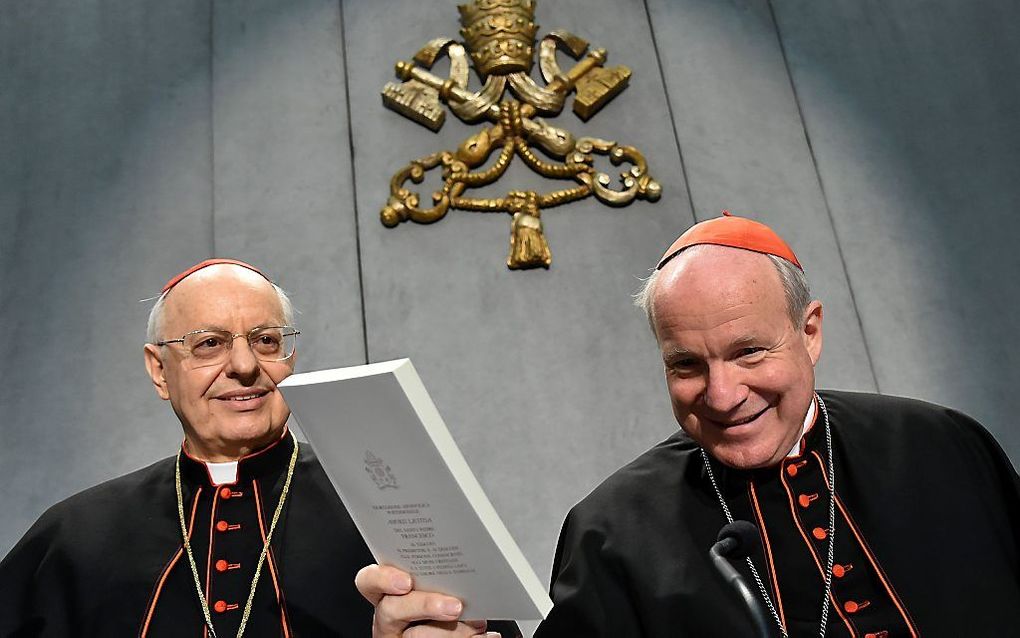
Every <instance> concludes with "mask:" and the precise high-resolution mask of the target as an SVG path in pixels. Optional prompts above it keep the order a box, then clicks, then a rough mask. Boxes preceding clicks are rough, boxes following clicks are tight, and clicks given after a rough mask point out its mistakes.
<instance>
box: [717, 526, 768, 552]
mask: <svg viewBox="0 0 1020 638" xmlns="http://www.w3.org/2000/svg"><path fill="white" fill-rule="evenodd" d="M725 538H732V539H733V540H735V541H736V542H737V546H736V547H735V548H734V549H733V551H732V552H730V558H745V557H747V556H751V555H753V554H754V553H755V552H756V551H757V549H758V544H759V542H758V528H757V527H755V526H754V524H752V523H749V522H747V521H733V522H732V523H727V524H726V525H723V527H722V529H720V530H719V535H718V536H717V537H716V540H717V541H721V540H723V539H725Z"/></svg>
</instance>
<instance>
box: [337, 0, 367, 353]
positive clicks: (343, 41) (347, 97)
mask: <svg viewBox="0 0 1020 638" xmlns="http://www.w3.org/2000/svg"><path fill="white" fill-rule="evenodd" d="M337 6H338V8H339V10H340V16H339V17H340V24H339V25H338V29H337V31H338V32H339V36H340V40H339V46H340V51H339V53H340V57H341V64H342V67H343V68H342V71H343V74H344V104H345V106H346V108H347V149H348V152H349V154H350V164H351V199H352V204H353V207H354V247H355V252H356V253H357V259H358V294H359V295H360V299H359V301H360V303H361V340H362V347H363V348H364V351H365V363H366V364H367V363H369V362H370V361H371V358H370V357H369V355H368V320H367V313H366V310H365V278H364V273H363V267H362V258H361V220H360V216H359V213H358V179H357V177H358V175H357V167H356V166H355V165H354V121H353V117H352V115H351V86H350V73H349V70H348V68H347V37H346V31H347V21H346V20H345V19H344V3H343V0H337Z"/></svg>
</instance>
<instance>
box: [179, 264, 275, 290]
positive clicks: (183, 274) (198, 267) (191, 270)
mask: <svg viewBox="0 0 1020 638" xmlns="http://www.w3.org/2000/svg"><path fill="white" fill-rule="evenodd" d="M216 264H232V265H234V266H241V267H242V268H247V269H248V270H250V271H252V272H256V273H258V274H260V275H262V277H263V278H265V280H266V281H268V282H269V283H273V281H272V280H271V279H270V278H269V277H266V275H265V273H263V272H262V271H261V270H259V269H258V268H256V267H255V266H252V265H251V264H246V263H244V262H243V261H238V260H236V259H222V258H217V259H206V260H205V261H201V262H199V263H197V264H195V265H194V266H192V267H191V268H188V269H187V270H185V271H183V272H180V273H178V274H176V275H174V276H173V277H172V278H171V279H170V281H168V282H166V285H165V286H163V290H162V291H161V292H162V294H166V293H167V292H169V291H170V289H171V288H173V287H174V286H176V285H177V284H179V283H181V280H182V279H184V278H185V277H187V276H188V275H191V274H193V273H195V272H196V271H199V270H202V269H203V268H208V267H209V266H215V265H216Z"/></svg>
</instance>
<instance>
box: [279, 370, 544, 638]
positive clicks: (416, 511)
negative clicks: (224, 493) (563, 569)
mask: <svg viewBox="0 0 1020 638" xmlns="http://www.w3.org/2000/svg"><path fill="white" fill-rule="evenodd" d="M279 388H280V390H281V391H282V392H283V396H284V398H285V399H286V400H287V404H288V406H290V409H291V414H292V415H293V418H294V419H295V421H296V422H297V424H298V427H299V428H300V429H301V431H302V432H303V433H304V434H305V436H306V437H307V439H308V442H309V443H310V444H311V446H312V449H313V450H315V453H316V455H317V456H318V457H319V461H320V462H321V463H322V467H323V468H324V469H325V471H326V475H327V476H328V477H329V480H330V482H331V483H332V484H333V487H334V488H335V489H336V491H337V493H338V494H339V495H340V498H341V499H342V500H343V502H344V505H345V506H346V507H347V510H348V511H349V512H350V514H351V517H352V518H353V519H354V523H355V524H356V525H357V526H358V530H359V531H360V532H361V535H362V536H363V537H364V539H365V542H366V543H367V544H368V547H369V549H371V550H372V554H373V555H374V556H375V559H376V560H377V561H378V562H379V563H380V564H387V565H393V566H396V567H399V568H400V569H403V570H404V571H406V572H408V573H410V574H411V575H412V576H414V580H415V587H416V588H417V589H419V590H422V591H436V592H441V593H444V594H449V595H451V596H456V597H457V598H460V599H461V600H462V601H463V602H464V614H463V617H464V618H479V619H482V618H485V619H506V620H540V619H542V618H544V617H545V615H546V614H547V613H548V611H549V609H550V608H551V607H552V601H550V599H549V596H548V595H547V594H546V592H545V587H543V585H542V583H541V581H539V579H538V577H537V576H536V575H535V572H534V570H532V568H531V565H529V564H528V561H527V559H525V558H524V554H523V553H521V550H520V548H518V547H517V544H516V543H515V542H514V540H513V538H512V537H511V536H510V533H509V532H508V531H507V529H506V526H505V525H503V521H502V520H500V518H499V515H498V514H496V510H495V509H493V507H492V504H491V503H490V502H489V499H488V497H486V495H485V492H483V491H482V488H481V486H480V485H479V484H478V481H477V480H476V479H475V476H474V474H472V473H471V469H470V468H469V467H468V465H467V462H466V461H465V460H464V457H463V455H461V453H460V450H459V449H458V448H457V445H456V443H454V441H453V437H452V436H450V432H449V431H448V430H447V429H446V425H445V424H444V423H443V419H442V417H440V416H439V411H438V410H437V409H436V407H435V405H434V404H433V403H432V399H431V398H429V395H428V392H426V390H425V386H424V385H423V384H422V382H421V379H420V378H419V377H418V374H417V372H415V370H414V367H413V366H412V365H411V361H410V360H409V359H400V360H397V361H387V362H383V363H373V364H369V365H364V366H355V367H350V368H337V369H334V370H321V371H318V372H306V373H302V374H295V375H292V376H290V377H289V378H287V379H286V380H285V381H283V382H282V383H281V384H280V385H279Z"/></svg>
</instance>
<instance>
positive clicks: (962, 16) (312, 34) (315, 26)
mask: <svg viewBox="0 0 1020 638" xmlns="http://www.w3.org/2000/svg"><path fill="white" fill-rule="evenodd" d="M0 9H2V10H0V223H2V226H0V227H2V228H3V229H4V230H5V232H4V233H3V234H2V235H0V264H2V270H0V318H2V322H3V325H5V326H7V332H8V337H7V339H4V340H2V341H0V356H2V361H3V363H2V365H0V406H2V415H3V416H2V421H0V427H2V434H3V440H4V443H5V444H4V445H3V446H2V447H0V479H2V484H3V485H4V486H5V487H4V488H3V490H2V491H0V502H2V504H3V506H4V512H5V516H4V519H3V521H2V522H0V553H3V552H6V550H7V549H9V548H10V546H11V545H13V543H14V542H16V540H17V538H18V537H19V536H20V535H21V534H22V533H23V532H24V531H25V529H27V527H28V526H29V525H30V524H31V522H32V521H33V520H34V519H35V518H36V517H37V516H38V515H39V514H40V513H41V512H42V511H43V510H44V509H45V508H46V507H47V506H49V505H50V504H52V503H53V502H55V501H57V500H59V499H61V498H63V497H65V496H67V495H69V494H71V493H73V492H76V491H78V490H80V489H82V488H84V487H86V486H88V485H91V484H93V483H95V482H98V481H100V480H103V479H106V478H109V477H113V476H116V475H118V474H121V473H123V472H126V471H128V470H131V469H134V468H137V467H140V466H142V465H145V464H147V463H149V462H151V461H154V460H156V459H158V458H161V457H164V456H168V455H170V454H172V453H173V452H174V449H175V446H176V445H177V444H178V443H179V440H180V437H181V433H180V429H179V426H178V424H177V423H176V421H175V419H174V418H173V415H172V413H171V412H170V410H169V409H168V407H167V406H166V404H164V403H162V402H161V401H159V400H158V399H157V398H156V396H155V395H154V393H153V392H152V390H151V389H150V384H149V383H148V381H147V378H146V376H145V374H144V370H143V366H142V357H141V343H142V341H143V333H144V321H145V316H146V313H147V311H148V304H144V303H139V302H138V300H139V299H142V298H146V297H150V296H151V295H153V294H154V293H155V292H156V291H158V289H159V287H160V286H161V285H162V283H163V282H164V281H165V280H166V279H167V278H168V277H169V276H170V275H171V274H173V273H174V272H177V271H178V270H180V269H182V268H183V267H185V266H187V265H189V264H191V263H193V262H195V261H197V260H199V259H202V258H205V257H208V256H211V255H221V256H233V257H238V258H241V259H246V260H249V261H252V262H254V263H256V264H258V265H260V266H261V267H263V268H264V269H266V270H267V271H268V272H269V273H271V274H272V275H273V276H275V277H276V279H277V280H278V281H279V282H280V283H281V284H282V285H283V286H284V287H285V288H287V289H289V290H290V291H291V292H292V296H293V298H294V299H295V301H296V304H297V306H298V307H299V309H300V310H301V311H302V314H301V315H300V326H301V328H302V330H303V332H304V335H303V339H302V344H301V345H302V347H301V361H300V365H299V368H300V369H302V370H311V369H317V368H324V367H335V366H345V365H353V364H360V363H365V362H366V361H381V360H385V359H389V358H395V357H401V356H410V357H411V358H412V359H413V360H414V361H415V364H416V366H417V367H418V369H419V371H420V372H421V373H422V375H423V377H424V379H425V382H426V385H427V386H428V387H429V388H430V390H431V392H432V393H433V395H434V398H435V401H436V403H437V405H438V406H439V409H440V411H441V412H442V413H443V414H444V416H445V418H446V420H447V422H448V424H449V426H450V428H451V430H452V431H453V433H454V436H455V437H456V439H457V441H458V442H459V443H460V445H461V446H462V448H463V450H464V453H465V456H466V457H467V459H468V461H469V463H471V465H472V467H473V469H474V470H475V472H476V474H477V475H478V477H479V480H480V481H481V483H482V485H483V486H484V487H485V488H486V490H487V491H488V492H489V494H490V496H491V498H492V500H493V502H494V504H495V506H496V508H497V509H498V510H499V512H500V513H501V514H502V515H503V517H504V519H505V520H506V522H507V524H508V526H509V528H510V530H511V531H512V532H513V534H514V535H515V536H516V538H517V539H518V541H519V542H520V543H521V545H522V547H523V549H524V551H525V554H526V555H527V556H528V557H529V558H530V559H531V561H532V562H533V564H534V565H535V566H536V569H537V570H538V571H539V572H540V574H542V575H543V576H545V575H546V574H547V573H548V571H549V566H550V563H551V558H552V551H553V548H554V545H555V539H556V535H557V532H558V529H559V524H560V522H561V520H562V517H563V515H564V513H565V512H566V510H567V509H568V508H569V506H570V505H571V504H572V503H574V502H575V501H576V500H578V499H579V498H581V497H582V496H584V495H585V494H586V493H587V492H588V491H589V490H590V489H591V488H592V487H594V486H595V485H596V484H597V483H598V482H599V481H600V480H601V479H602V478H604V477H605V476H606V475H608V474H609V473H610V472H612V471H613V469H615V468H616V467H618V466H619V465H620V464H622V463H624V462H626V461H627V460H629V459H630V458H632V457H633V456H635V455H636V454H638V453H639V452H640V451H642V450H644V449H645V448H647V447H649V446H650V445H651V444H653V443H655V442H656V441H658V440H660V439H661V438H663V437H664V436H666V435H668V434H669V433H670V432H671V431H673V430H674V428H675V423H674V422H673V420H672V418H671V416H670V413H669V407H668V403H667V400H666V394H665V392H664V390H663V382H662V380H661V371H660V367H659V364H658V363H657V355H656V350H655V347H654V343H653V342H652V339H651V337H650V335H649V334H647V327H646V326H645V324H644V320H643V318H642V317H641V316H640V313H639V312H638V311H637V310H635V309H633V308H631V307H630V305H629V295H630V294H631V293H632V292H633V290H634V288H635V287H636V286H637V283H638V281H637V278H638V277H640V276H642V275H644V274H645V273H646V271H647V268H648V267H649V266H650V265H652V263H653V262H654V261H655V259H656V258H657V257H658V256H659V254H660V252H661V251H662V249H663V248H664V247H665V246H666V245H667V244H668V243H669V242H670V240H671V239H672V238H673V236H674V235H675V234H677V233H678V232H679V231H680V230H682V229H683V228H684V227H686V226H687V225H689V224H690V223H691V222H692V221H693V220H694V219H705V218H708V217H712V216H714V215H716V214H717V213H718V211H719V210H720V209H722V208H729V209H731V210H733V211H734V212H737V213H744V214H751V215H754V216H756V217H758V218H760V219H762V220H764V221H766V222H768V223H770V224H772V225H774V226H775V227H776V228H777V229H778V230H779V231H780V232H781V233H782V234H784V235H785V236H786V237H787V238H788V239H789V240H790V242H791V244H793V246H794V248H795V249H796V250H797V252H798V254H799V255H800V257H801V260H802V261H803V262H804V264H805V266H806V268H807V271H808V274H809V276H810V278H811V280H812V282H813V285H814V287H815V291H816V293H817V294H818V296H820V297H821V298H822V299H823V301H824V302H825V307H826V318H825V327H826V335H825V336H826V347H825V355H824V357H823V361H822V363H821V365H820V371H819V376H820V385H822V386H825V387H837V388H850V389H861V390H871V391H874V390H877V391H880V392H883V393H890V394H901V395H909V396H915V397H920V398H924V399H929V400H932V401H937V402H940V403H944V404H949V405H952V406H954V407H957V408H960V409H962V410H964V411H966V412H969V413H971V414H972V415H974V416H976V417H977V418H979V419H980V420H981V421H983V422H984V423H985V424H986V426H987V427H988V428H989V429H990V430H992V431H993V433H994V434H995V435H996V437H997V438H998V439H999V441H1000V442H1001V443H1002V444H1003V446H1004V447H1005V448H1006V449H1007V451H1008V452H1009V454H1010V455H1011V456H1012V458H1013V459H1014V460H1016V459H1018V458H1020V433H1018V432H1017V430H1016V429H1015V428H1014V421H1013V419H1014V418H1015V417H1014V415H1015V414H1017V413H1020V393H1017V392H1016V391H1015V390H1014V388H1015V387H1017V386H1018V385H1020V373H1018V372H1017V370H1018V368H1020V361H1018V354H1017V349H1016V348H1015V347H1013V345H1012V343H1011V337H1010V336H1009V335H1011V334H1014V333H1015V332H1016V329H1017V322H1016V321H1015V320H1014V318H1013V317H1014V316H1015V313H1017V312H1018V311H1020V286H1018V284H1017V283H1016V280H1017V274H1018V273H1020V257H1018V256H1017V252H1016V250H1015V249H1014V245H1015V243H1016V238H1017V236H1018V231H1020V222H1018V221H1017V217H1016V215H1015V210H1016V208H1017V205H1018V204H1020V186H1018V184H1020V117H1018V116H1020V88H1018V85H1017V83H1016V78H1017V77H1018V76H1020V43H1018V41H1017V39H1016V38H1015V37H1013V36H1012V33H1011V31H1010V30H1012V29H1014V28H1015V25H1016V24H1017V23H1018V21H1020V5H1017V4H1016V3H1015V2H1007V1H1005V0H1001V1H996V0H980V1H963V0H956V1H953V0H918V1H915V2H909V3H906V2H895V3H888V2H877V1H875V0H829V1H827V2H808V1H804V0H772V1H771V2H769V1H767V0H731V1H728V2H727V1H723V0H647V2H642V1H641V0H619V1H613V0H560V1H557V2H553V1H551V0H545V1H544V2H540V3H539V7H538V22H539V23H540V24H541V25H542V27H543V29H542V31H541V32H540V33H545V32H547V31H548V30H550V29H553V28H565V29H569V30H571V31H574V32H575V33H577V34H579V35H582V36H583V37H585V38H587V39H589V40H590V41H592V43H593V44H597V45H600V46H605V47H607V48H608V49H609V55H610V63H611V64H626V65H628V66H630V67H631V68H632V69H633V71H634V76H633V78H632V80H631V85H630V87H629V88H628V89H627V90H626V91H625V92H624V93H623V94H621V95H620V96H619V97H618V98H617V99H616V100H615V101H614V102H612V103H611V104H610V105H609V106H607V107H606V108H605V109H604V110H603V111H602V112H601V113H599V114H598V115H597V116H596V117H594V118H592V119H591V120H590V121H589V122H588V123H586V124H582V123H581V122H580V121H579V120H578V119H577V118H576V117H574V116H573V115H572V114H571V113H569V111H568V112H565V113H564V114H562V115H561V116H559V117H558V118H556V119H555V120H554V122H556V123H557V124H558V125H560V126H566V127H567V128H569V129H570V130H572V131H573V132H575V133H577V134H589V135H597V136H600V137H608V138H613V139H618V140H619V141H621V142H624V143H628V144H633V145H636V146H637V147H638V148H640V149H641V150H642V151H644V152H645V154H646V156H647V157H648V159H649V162H650V166H651V171H652V173H653V175H654V176H655V177H657V178H658V179H659V180H660V181H661V182H662V183H663V185H664V187H665V193H664V196H663V198H662V200H661V201H660V202H659V203H656V204H649V203H647V202H638V203H636V204H634V205H633V206H631V207H629V208H625V209H619V210H618V209H611V208H607V207H605V206H601V205H599V204H597V203H596V202H594V201H585V202H581V203H577V204H573V205H570V206H567V207H564V208H561V209H555V210H552V211H549V212H548V213H547V214H546V215H545V216H544V220H545V225H546V232H547V235H548V237H549V241H550V243H551V245H552V250H553V255H554V263H553V267H552V269H551V270H549V271H548V272H545V271H530V272H508V271H507V270H506V268H505V266H504V265H503V260H504V259H505V253H506V247H507V238H508V235H509V220H508V218H506V217H502V216H488V215H478V214H471V213H460V212H452V213H450V215H449V216H448V218H447V219H445V220H443V221H442V222H440V223H438V224H435V225H433V226H429V227H423V226H417V225H410V224H405V225H403V226H401V227H399V228H396V229H392V230H390V229H386V228H383V227H382V226H381V225H380V223H379V221H378V211H379V209H380V207H381V206H382V204H383V203H384V202H385V200H386V196H387V192H388V187H387V183H388V179H389V176H390V174H391V173H392V172H393V171H395V170H396V169H397V168H399V167H400V166H402V165H403V164H404V163H405V162H406V161H408V160H409V159H411V158H413V157H417V156H419V155H423V154H425V153H428V152H431V151H433V150H436V149H439V148H443V147H445V148H449V147H452V146H454V145H456V144H457V142H459V140H460V139H461V138H462V137H464V136H465V135H467V134H468V132H469V131H472V130H473V129H472V127H469V126H467V125H464V124H462V123H461V122H459V121H457V120H456V119H455V118H453V117H452V114H451V116H450V117H449V118H448V122H447V124H446V126H445V127H444V128H443V130H442V131H441V132H440V133H439V134H432V133H431V132H429V131H427V130H426V129H424V128H422V127H420V126H418V125H416V124H414V123H412V122H410V121H409V120H406V119H404V118H402V117H400V116H398V115H396V114H394V113H392V112H390V111H387V110H386V109H384V108H383V107H382V105H381V103H380V98H379V90H380V89H381V87H382V85H383V84H385V83H386V82H387V81H389V80H390V79H392V65H393V63H394V62H395V61H396V60H397V59H407V58H408V57H409V56H410V55H411V54H412V53H413V52H414V51H415V50H417V48H418V47H419V46H420V45H421V44H423V43H424V42H425V41H426V40H428V39H430V38H433V37H437V36H439V35H444V34H445V35H450V36H455V35H456V33H457V28H458V24H457V11H456V7H455V3H454V2H453V1H450V2H438V1H437V2H432V3H429V4H425V3H422V2H416V1H414V0H390V1H387V2H355V1H348V2H340V3H338V2H337V1H336V0H329V1H325V0H296V1H291V2H270V1H267V0H220V1H219V2H215V3H210V2H208V1H199V0H178V1H175V2H169V3H168V2H154V1H148V0H147V1H144V2H135V1H133V2H126V1H124V0H120V1H112V0H108V1H101V0H92V1H88V2H83V1H79V0H47V1H46V2H33V3H24V2H17V1H15V0H6V1H4V2H3V3H2V7H0ZM511 177H512V178H513V180H515V181H514V182H511V183H506V182H501V183H500V186H499V188H498V191H503V190H507V189H509V188H510V187H511V186H513V185H514V184H516V185H525V184H535V183H536V182H535V181H534V180H533V179H532V180H529V178H528V176H527V175H526V174H525V171H513V170H512V171H511ZM423 192H427V191H423Z"/></svg>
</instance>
